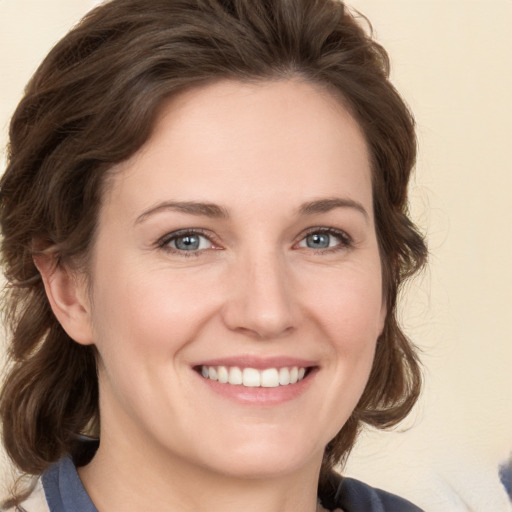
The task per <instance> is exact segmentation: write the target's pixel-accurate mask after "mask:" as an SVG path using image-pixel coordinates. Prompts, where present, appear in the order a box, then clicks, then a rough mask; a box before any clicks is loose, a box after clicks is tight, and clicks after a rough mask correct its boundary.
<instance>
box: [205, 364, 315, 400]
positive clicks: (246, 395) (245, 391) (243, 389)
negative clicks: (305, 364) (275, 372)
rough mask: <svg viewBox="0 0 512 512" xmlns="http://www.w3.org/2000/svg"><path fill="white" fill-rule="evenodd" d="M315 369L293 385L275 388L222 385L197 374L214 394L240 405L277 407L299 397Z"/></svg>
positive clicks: (313, 374)
mask: <svg viewBox="0 0 512 512" xmlns="http://www.w3.org/2000/svg"><path fill="white" fill-rule="evenodd" d="M315 374H316V371H315V369H312V370H310V371H309V372H308V373H307V375H306V376H305V377H304V378H303V379H302V380H300V381H298V382H296V383H295V384H288V385H287V386H277V387H275V388H263V387H254V388H252V387H247V386H242V385H238V386H236V385H233V384H222V383H220V382H218V381H216V380H211V379H205V378H204V377H203V376H201V375H199V374H198V378H200V379H201V380H202V381H203V383H204V384H206V385H207V386H208V387H209V388H210V389H211V390H212V391H214V392H215V393H217V394H219V395H221V396H223V397H225V398H228V399H231V400H234V401H236V402H238V403H241V404H248V405H259V406H265V405H279V404H282V403H284V402H288V401H290V400H293V399H295V398H298V397H299V396H301V395H302V394H303V393H304V392H305V391H306V390H307V388H308V387H309V385H310V384H311V382H312V381H313V379H314V378H315Z"/></svg>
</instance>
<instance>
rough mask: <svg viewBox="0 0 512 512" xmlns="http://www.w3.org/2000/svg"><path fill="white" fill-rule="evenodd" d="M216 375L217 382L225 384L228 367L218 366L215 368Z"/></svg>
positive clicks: (227, 378) (227, 376)
mask: <svg viewBox="0 0 512 512" xmlns="http://www.w3.org/2000/svg"><path fill="white" fill-rule="evenodd" d="M217 377H218V378H219V382H222V384H225V383H226V382H227V381H228V380H229V374H228V369H227V368H226V367H225V366H219V368H218V369H217Z"/></svg>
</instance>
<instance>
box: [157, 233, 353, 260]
mask: <svg viewBox="0 0 512 512" xmlns="http://www.w3.org/2000/svg"><path fill="white" fill-rule="evenodd" d="M314 234H322V235H329V236H334V237H335V238H337V239H338V240H339V243H338V244H336V245H335V246H333V247H327V248H324V249H313V248H311V247H310V248H308V247H303V248H305V249H310V250H311V251H313V253H314V254H326V253H334V252H337V251H341V250H347V249H350V248H351V247H352V246H353V244H354V243H353V240H352V238H351V237H350V236H349V235H348V234H347V233H346V232H345V231H341V230H339V229H334V228H326V227H315V228H310V229H308V230H307V231H306V232H305V233H304V234H303V235H302V236H301V238H300V240H299V241H298V242H296V243H295V244H294V246H296V245H297V244H298V243H300V242H302V241H304V240H305V239H306V238H307V237H308V236H310V235H314ZM186 236H199V237H203V238H206V239H207V240H208V241H209V242H210V243H211V244H212V245H214V246H215V241H214V239H213V238H214V237H213V236H212V234H211V233H210V232H207V231H206V230H204V229H197V228H194V229H181V230H179V231H173V232H172V233H167V234H166V235H164V236H163V237H162V238H160V239H159V240H158V241H157V243H156V245H157V247H158V248H159V249H163V250H164V251H167V252H170V253H173V254H178V255H180V256H182V257H185V258H190V257H192V256H195V257H197V256H200V255H201V253H202V252H203V251H205V250H206V249H196V250H190V251H186V250H183V249H178V248H176V247H171V246H170V245H169V244H170V243H171V242H173V241H176V240H177V239H179V238H182V237H186Z"/></svg>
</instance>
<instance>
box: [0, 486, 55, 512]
mask: <svg viewBox="0 0 512 512" xmlns="http://www.w3.org/2000/svg"><path fill="white" fill-rule="evenodd" d="M3 512H50V509H49V508H48V504H47V502H46V496H45V493H44V489H43V484H42V482H41V479H40V478H39V479H38V480H37V482H36V485H35V486H34V488H33V490H32V492H31V493H30V495H29V496H28V498H26V499H25V500H24V501H23V502H22V503H20V504H19V505H17V506H14V507H11V508H8V509H4V510H3Z"/></svg>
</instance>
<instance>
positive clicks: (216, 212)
mask: <svg viewBox="0 0 512 512" xmlns="http://www.w3.org/2000/svg"><path fill="white" fill-rule="evenodd" d="M335 208H353V209H355V210H357V211H358V212H360V213H362V214H363V216H364V217H365V219H366V220H367V221H368V220H369V219H370V216H369V215H368V212H367V211H366V209H365V208H364V206H363V205H362V204H361V203H359V202H358V201H354V200H353V199H348V198H341V197H332V198H327V199H317V200H315V201H309V202H307V203H304V204H302V205H301V206H300V207H299V208H298V213H299V215H317V214H320V213H327V212H329V211H331V210H334V209H335ZM168 210H170V211H176V212H180V213H186V214H188V215H195V216H198V217H210V218H215V219H227V218H229V212H228V211H227V210H226V208H224V207H222V206H219V205H217V204H215V203H201V202H196V201H178V202H176V201H165V202H163V203H159V204H157V205H156V206H152V207H151V208H149V209H148V210H146V211H144V212H143V213H142V214H140V215H139V216H138V217H137V219H136V220H135V224H139V223H141V222H143V221H144V220H146V219H147V218H148V217H150V216H151V215H154V214H156V213H159V212H162V211H168Z"/></svg>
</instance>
